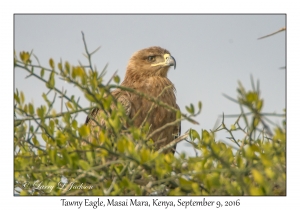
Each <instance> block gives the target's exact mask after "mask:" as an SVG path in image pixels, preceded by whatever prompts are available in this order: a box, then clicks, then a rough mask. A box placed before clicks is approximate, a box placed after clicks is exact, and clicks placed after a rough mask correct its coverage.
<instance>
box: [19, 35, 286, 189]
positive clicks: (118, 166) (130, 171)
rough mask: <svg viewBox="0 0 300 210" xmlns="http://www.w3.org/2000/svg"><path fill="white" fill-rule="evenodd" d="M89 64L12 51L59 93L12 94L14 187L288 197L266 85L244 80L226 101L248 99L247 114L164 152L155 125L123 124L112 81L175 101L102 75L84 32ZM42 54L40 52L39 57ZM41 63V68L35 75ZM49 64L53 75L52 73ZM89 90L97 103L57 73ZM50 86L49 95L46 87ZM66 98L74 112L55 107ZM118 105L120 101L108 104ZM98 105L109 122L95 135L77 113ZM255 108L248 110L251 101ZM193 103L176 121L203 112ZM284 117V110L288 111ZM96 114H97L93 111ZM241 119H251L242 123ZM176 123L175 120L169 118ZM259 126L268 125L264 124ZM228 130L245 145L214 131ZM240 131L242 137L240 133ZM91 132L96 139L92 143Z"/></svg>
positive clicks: (282, 137) (282, 149)
mask: <svg viewBox="0 0 300 210" xmlns="http://www.w3.org/2000/svg"><path fill="white" fill-rule="evenodd" d="M84 44H85V48H86V53H87V58H88V62H89V64H88V65H87V66H84V65H82V64H80V65H71V64H70V63H68V62H59V63H57V64H56V62H55V61H54V60H53V59H50V60H49V66H50V67H49V68H47V67H45V66H42V65H40V64H39V62H38V60H37V62H38V65H34V64H32V59H33V57H35V58H36V56H34V55H33V54H32V53H29V52H20V53H19V56H18V55H17V54H16V53H15V57H14V66H15V68H18V69H22V70H25V71H27V72H28V74H29V75H28V76H31V77H35V78H37V79H38V80H41V81H42V82H43V83H45V85H46V87H47V88H48V89H49V92H54V93H55V97H54V99H53V100H52V101H51V100H49V99H48V94H43V95H42V97H43V98H44V100H45V105H42V106H40V107H34V104H33V103H26V102H25V95H24V93H23V92H22V91H18V90H16V91H15V93H14V111H15V119H14V188H15V191H16V192H17V193H20V194H21V195H285V194H286V129H285V120H283V124H282V125H276V126H274V130H273V132H274V134H273V132H272V131H271V129H270V128H269V127H268V126H267V123H266V120H267V119H266V115H267V114H264V113H262V107H263V99H262V98H261V97H260V91H259V87H258V85H257V87H254V85H253V90H251V91H246V90H245V89H244V87H243V86H242V84H241V83H240V84H239V87H238V98H237V99H233V98H231V97H229V96H226V97H227V98H228V99H230V100H232V101H234V102H236V103H238V104H239V106H240V107H241V114H240V115H238V116H237V120H236V122H235V123H234V124H233V125H231V126H230V128H228V126H227V125H225V123H224V118H225V116H223V121H222V123H221V125H220V126H219V127H218V128H216V129H214V130H210V131H208V130H202V131H196V130H193V129H191V130H189V131H188V132H187V133H185V134H184V135H183V136H181V137H179V138H178V139H176V140H174V142H172V143H171V144H170V145H168V146H166V147H165V148H163V149H160V150H159V151H156V150H155V149H154V148H153V143H152V142H153V141H152V139H151V135H152V134H151V133H149V132H148V131H149V125H148V124H147V123H144V124H143V125H142V126H141V127H139V128H137V127H134V126H129V127H126V128H125V127H124V126H123V125H124V122H125V121H126V122H128V123H129V124H130V119H127V117H126V114H125V111H124V109H123V108H122V106H120V104H117V102H116V101H115V100H114V99H113V98H112V97H111V95H110V90H111V89H112V88H123V89H125V90H127V91H131V92H133V93H135V94H140V95H141V96H143V97H146V98H147V99H148V100H151V101H152V102H153V104H156V105H159V106H164V107H165V108H166V109H172V108H171V107H169V106H168V105H167V104H164V103H162V102H161V101H159V100H158V99H156V98H151V97H150V96H146V95H144V94H143V93H137V92H135V91H134V90H131V89H128V88H125V87H121V86H119V85H118V83H119V77H118V76H116V75H114V76H113V77H112V79H111V80H110V81H109V82H108V83H107V84H104V83H103V75H104V74H103V72H102V73H98V71H96V70H95V69H94V68H93V66H92V62H91V56H92V54H93V53H89V52H88V50H87V47H86V43H85V40H84ZM36 59H37V58H36ZM37 71H38V73H36V72H37ZM45 72H47V73H49V77H48V78H45ZM58 76H59V77H60V78H61V79H63V80H65V81H67V82H69V83H71V84H73V85H74V86H75V87H76V88H78V89H79V91H82V92H83V93H84V95H85V98H86V100H88V101H90V102H92V103H93V106H92V107H88V108H84V107H82V106H81V105H80V104H79V100H78V99H77V100H76V96H68V95H67V94H66V92H64V91H60V90H59V89H58V88H57V86H56V83H55V80H56V79H57V77H58ZM49 92H48V93H49ZM57 94H58V95H60V96H61V97H63V98H64V99H65V100H66V101H67V102H66V103H65V105H66V107H67V108H68V111H67V112H62V113H57V111H55V110H54V109H53V104H54V101H55V99H56V96H57ZM112 103H115V105H116V106H117V107H118V109H115V110H109V107H110V105H111V104H112ZM94 107H99V108H101V109H102V110H105V112H103V117H104V119H105V125H106V128H105V129H101V130H99V132H98V133H97V136H95V135H94V134H93V133H91V130H90V128H89V127H87V126H86V125H84V124H83V122H79V121H77V119H76V116H77V114H78V113H80V112H83V113H85V114H86V115H88V114H89V112H90V110H91V109H92V108H94ZM245 108H246V109H248V110H249V112H248V113H245V112H244V109H245ZM195 109H196V108H195V107H194V105H192V104H191V105H190V106H187V107H186V110H187V113H188V114H184V113H178V115H177V116H178V120H177V121H175V122H174V123H177V122H178V121H179V120H188V121H190V122H192V123H196V121H195V120H194V119H193V118H194V117H195V116H196V115H198V114H199V113H200V110H201V103H199V105H198V108H197V109H198V111H197V110H195ZM282 116H285V115H282ZM92 120H93V119H92ZM242 123H244V124H245V126H241V124H242ZM166 126H170V125H166ZM261 127H262V128H261ZM221 130H225V131H227V132H228V134H229V135H230V137H229V139H230V140H231V141H232V142H233V143H235V144H236V145H237V147H238V150H234V149H233V148H232V147H231V146H228V145H227V144H225V143H223V142H220V141H216V139H215V134H216V133H217V132H220V131H221ZM236 132H243V133H244V137H243V138H241V139H237V138H236V137H235V134H236ZM89 135H92V136H93V140H92V142H91V143H89V142H88V141H87V140H86V139H87V137H88V136H89ZM181 140H186V141H188V142H189V143H190V144H191V145H192V146H193V147H194V148H195V150H197V151H199V153H200V155H199V156H196V157H186V155H185V154H180V155H179V156H178V157H175V156H174V155H173V154H165V153H164V151H165V150H166V149H168V148H170V147H172V146H173V145H174V144H175V143H177V142H179V141H181Z"/></svg>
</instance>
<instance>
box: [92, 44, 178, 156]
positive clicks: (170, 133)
mask: <svg viewBox="0 0 300 210" xmlns="http://www.w3.org/2000/svg"><path fill="white" fill-rule="evenodd" d="M170 66H174V69H175V67H176V61H175V59H174V57H173V56H171V54H170V52H169V51H168V50H166V49H163V48H161V47H149V48H146V49H142V50H139V51H137V52H135V53H134V54H133V55H132V57H131V58H130V60H129V63H128V66H127V70H126V75H125V79H124V81H123V82H122V83H121V86H124V87H128V88H131V89H135V90H136V91H138V92H141V93H144V94H147V95H149V96H151V97H154V98H157V99H159V100H161V101H162V102H164V103H166V104H168V105H169V106H171V107H173V108H175V109H177V110H179V106H178V105H177V103H176V97H175V87H174V85H173V83H172V82H171V81H170V80H169V79H168V78H167V73H168V70H169V68H170ZM167 87H169V88H167ZM163 90H164V91H163ZM112 95H113V96H114V97H115V99H116V100H117V101H118V102H120V103H121V104H122V105H123V107H124V108H125V110H126V114H127V115H128V117H129V118H130V119H133V117H134V119H133V124H134V125H135V126H137V127H138V126H140V125H141V124H142V123H143V121H144V120H145V118H146V116H147V115H148V116H147V119H146V121H147V122H148V123H149V125H150V131H149V133H151V132H153V131H155V130H156V129H158V128H161V127H162V126H164V125H166V124H167V123H171V122H174V121H175V120H176V112H175V111H174V110H173V111H172V110H168V109H166V108H164V107H162V106H159V105H155V106H154V107H153V108H152V111H151V113H150V114H148V112H149V110H150V109H151V106H152V104H153V102H152V101H149V100H147V99H146V98H144V97H142V96H140V95H137V94H134V93H131V92H128V91H125V90H121V89H116V90H114V91H112ZM99 113H100V112H99V109H98V108H96V109H94V110H93V111H92V113H91V116H92V117H93V118H94V119H97V115H98V114H99ZM98 120H99V118H98ZM99 123H100V124H102V123H101V122H99ZM86 124H87V125H88V126H91V128H93V127H95V126H97V125H96V123H95V122H94V121H93V120H91V119H90V118H89V117H87V119H86ZM180 127H181V125H180V123H177V124H175V125H172V126H169V127H166V128H165V129H163V130H162V131H160V132H157V133H156V134H155V135H153V136H152V137H151V138H152V139H153V141H154V143H155V145H156V148H157V149H160V148H161V147H164V146H165V145H167V144H168V143H170V142H171V141H172V140H174V139H175V138H176V137H178V136H179V135H180V130H181V129H180ZM172 150H173V152H175V148H172ZM169 151H170V150H168V151H167V152H169Z"/></svg>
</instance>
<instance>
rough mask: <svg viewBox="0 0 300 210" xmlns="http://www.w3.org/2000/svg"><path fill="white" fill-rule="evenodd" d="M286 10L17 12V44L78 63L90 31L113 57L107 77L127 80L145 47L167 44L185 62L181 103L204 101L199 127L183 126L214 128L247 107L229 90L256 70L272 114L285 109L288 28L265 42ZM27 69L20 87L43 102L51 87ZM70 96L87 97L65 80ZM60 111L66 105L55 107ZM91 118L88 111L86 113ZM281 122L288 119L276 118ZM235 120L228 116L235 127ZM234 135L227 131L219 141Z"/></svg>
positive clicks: (177, 74) (101, 61)
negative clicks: (238, 12)
mask: <svg viewBox="0 0 300 210" xmlns="http://www.w3.org/2000/svg"><path fill="white" fill-rule="evenodd" d="M285 26H286V25H285V15H16V16H15V28H14V29H15V50H16V52H18V53H19V52H20V51H31V50H33V52H34V54H35V55H37V57H38V58H39V60H40V62H41V64H42V65H45V66H49V64H48V60H49V58H53V59H54V60H55V61H56V63H57V62H58V61H60V59H62V60H63V61H69V62H70V63H71V64H73V65H76V64H78V60H80V61H81V62H82V63H87V62H86V59H85V57H84V56H83V55H82V53H83V52H84V46H83V42H82V35H81V31H83V32H84V33H85V37H86V41H87V45H88V48H89V50H90V51H93V50H94V49H96V48H97V47H98V46H101V49H100V50H99V51H98V52H97V53H96V54H95V55H94V56H93V63H94V65H96V66H97V69H98V70H99V71H100V70H102V68H103V67H104V66H105V64H106V63H108V64H109V65H108V68H107V75H106V76H105V80H106V81H107V80H108V79H109V78H110V76H111V75H112V74H113V73H114V72H115V71H116V70H118V75H119V76H120V78H121V80H122V79H123V78H124V75H125V70H126V66H127V62H128V59H129V58H130V57H131V55H132V54H133V53H134V52H135V51H137V50H140V49H142V48H146V47H150V46H161V47H163V48H166V49H168V50H169V51H170V52H171V54H172V55H173V56H174V57H175V59H176V62H177V67H176V70H174V69H173V68H171V69H170V71H169V73H168V77H169V78H170V80H171V81H172V82H173V83H174V84H175V87H176V89H177V102H178V104H179V106H180V108H181V110H182V111H183V112H186V111H185V108H184V107H185V106H186V105H189V104H190V103H194V104H195V105H196V104H197V102H198V101H201V102H202V104H203V108H202V113H201V114H200V115H199V116H198V117H197V118H196V120H197V121H198V122H199V123H200V125H199V126H195V125H191V124H190V123H188V122H182V131H183V132H185V131H186V130H187V129H188V128H190V127H193V128H194V129H196V130H197V131H199V132H200V131H201V129H207V130H209V129H212V128H213V126H214V125H215V123H216V121H217V119H218V116H219V115H221V114H222V113H223V112H224V114H237V113H239V107H238V105H236V104H234V103H233V102H231V101H229V100H228V99H226V98H225V97H223V96H222V93H226V94H227V95H229V96H232V97H236V96H237V92H236V88H237V81H238V80H240V81H241V82H242V83H243V84H244V87H245V88H246V89H250V88H251V84H250V75H251V74H252V75H253V77H254V79H255V81H256V80H257V79H259V80H260V89H261V95H262V97H263V98H264V107H263V111H264V112H270V113H273V112H276V113H283V112H282V110H283V109H284V108H285V97H286V94H285V85H286V78H285V76H286V75H285V70H280V69H279V68H280V67H283V66H285V65H286V60H285V58H286V55H285V44H286V40H285V38H286V37H285V32H283V33H279V34H277V35H274V36H272V37H270V38H267V39H262V40H257V38H258V37H261V36H264V35H267V34H269V33H272V32H274V31H277V30H279V29H280V28H282V27H285ZM26 75H27V73H25V72H24V71H23V70H20V69H16V71H15V88H18V89H19V90H23V91H24V92H25V96H26V99H27V101H34V104H35V105H36V106H37V105H40V104H41V103H44V102H43V99H42V97H41V95H42V93H43V92H45V91H46V87H45V85H44V84H43V83H41V82H40V81H38V80H36V79H34V78H29V79H25V76H26ZM62 86H64V87H65V88H67V89H68V94H70V95H71V94H74V95H75V97H78V96H81V100H80V101H81V104H82V106H85V107H86V106H88V105H89V104H88V103H87V100H86V99H85V98H84V97H83V96H82V94H80V93H79V90H77V89H75V88H74V87H73V86H70V85H67V84H65V83H64V82H61V81H59V82H58V87H60V88H61V87H62ZM55 108H56V110H60V103H59V102H58V103H57V104H56V106H55ZM78 119H79V120H78V121H79V122H81V123H84V121H85V116H84V115H80V116H79V118H78ZM273 120H274V121H275V122H276V123H280V122H281V120H282V119H280V118H274V119H273ZM234 121H235V119H226V120H225V123H226V124H227V125H228V126H230V124H231V123H232V122H234ZM226 136H228V134H226V133H220V134H219V135H217V139H223V140H224V139H225V138H226ZM177 150H178V152H182V151H184V152H186V153H188V154H189V155H193V150H192V149H191V148H190V146H189V145H188V144H187V143H181V144H179V145H178V147H177Z"/></svg>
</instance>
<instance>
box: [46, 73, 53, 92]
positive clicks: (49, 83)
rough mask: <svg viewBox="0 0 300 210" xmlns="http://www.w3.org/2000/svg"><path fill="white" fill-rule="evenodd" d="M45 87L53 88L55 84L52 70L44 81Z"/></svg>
mask: <svg viewBox="0 0 300 210" xmlns="http://www.w3.org/2000/svg"><path fill="white" fill-rule="evenodd" d="M46 86H47V88H49V89H53V88H54V86H55V80H54V71H52V72H51V74H50V77H49V80H48V82H47V83H46Z"/></svg>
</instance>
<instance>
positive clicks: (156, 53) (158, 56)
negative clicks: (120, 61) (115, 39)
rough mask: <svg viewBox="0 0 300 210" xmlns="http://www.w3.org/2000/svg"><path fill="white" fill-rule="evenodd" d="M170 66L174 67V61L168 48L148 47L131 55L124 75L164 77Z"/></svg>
mask: <svg viewBox="0 0 300 210" xmlns="http://www.w3.org/2000/svg"><path fill="white" fill-rule="evenodd" d="M170 66H174V69H175V67H176V61H175V58H174V57H172V56H171V54H170V52H169V51H168V50H166V49H163V48H161V47H149V48H145V49H142V50H139V51H137V52H136V53H134V54H133V55H132V57H131V58H130V60H129V63H128V66H127V71H126V76H125V77H127V76H130V77H141V78H143V77H152V76H161V77H166V76H167V73H168V70H169V68H170Z"/></svg>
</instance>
